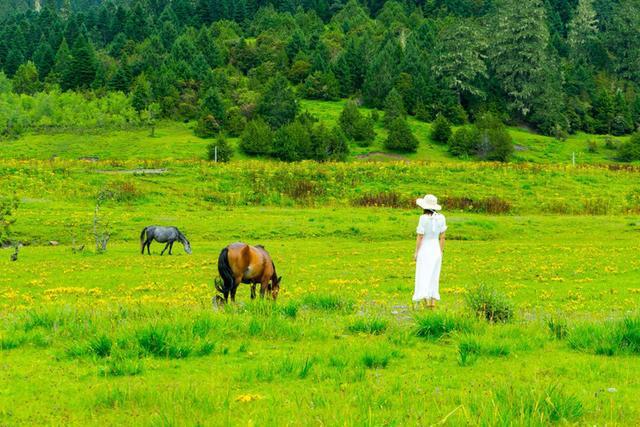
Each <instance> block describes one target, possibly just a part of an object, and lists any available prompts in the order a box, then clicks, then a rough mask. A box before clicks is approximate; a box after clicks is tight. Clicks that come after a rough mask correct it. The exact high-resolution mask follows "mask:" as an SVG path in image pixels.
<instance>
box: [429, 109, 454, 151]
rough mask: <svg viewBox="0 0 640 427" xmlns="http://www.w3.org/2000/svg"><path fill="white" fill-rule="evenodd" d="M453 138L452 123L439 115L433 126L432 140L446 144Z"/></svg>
mask: <svg viewBox="0 0 640 427" xmlns="http://www.w3.org/2000/svg"><path fill="white" fill-rule="evenodd" d="M449 138H451V123H450V122H449V120H447V118H446V117H445V116H443V115H442V114H438V116H437V117H436V119H435V120H434V121H433V124H432V125H431V139H432V140H434V141H436V142H439V143H440V144H446V143H447V142H448V141H449Z"/></svg>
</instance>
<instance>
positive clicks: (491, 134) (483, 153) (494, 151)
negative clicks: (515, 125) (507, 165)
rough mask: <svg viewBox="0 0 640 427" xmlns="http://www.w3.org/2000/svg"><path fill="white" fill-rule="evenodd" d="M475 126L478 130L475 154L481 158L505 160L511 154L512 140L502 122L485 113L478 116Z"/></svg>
mask: <svg viewBox="0 0 640 427" xmlns="http://www.w3.org/2000/svg"><path fill="white" fill-rule="evenodd" d="M475 127H476V128H477V130H478V133H477V135H478V140H477V142H476V143H477V148H476V154H477V155H478V157H480V158H481V159H486V160H498V161H500V162H506V161H507V160H509V157H511V154H513V140H512V139H511V135H509V132H507V128H506V127H505V125H504V123H502V121H501V120H500V119H499V118H497V117H496V116H494V115H492V114H490V113H487V114H484V115H482V116H481V117H480V119H479V120H478V121H477V122H476V124H475Z"/></svg>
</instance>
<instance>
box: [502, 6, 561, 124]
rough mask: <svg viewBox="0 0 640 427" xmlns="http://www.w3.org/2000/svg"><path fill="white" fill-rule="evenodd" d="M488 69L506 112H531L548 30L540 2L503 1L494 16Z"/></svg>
mask: <svg viewBox="0 0 640 427" xmlns="http://www.w3.org/2000/svg"><path fill="white" fill-rule="evenodd" d="M493 34H494V36H493V41H492V43H491V48H492V49H491V53H490V55H491V65H492V68H493V74H494V75H495V78H496V79H497V82H498V84H499V85H500V87H501V89H502V92H503V94H504V96H505V98H506V99H507V100H508V106H509V108H510V109H511V110H512V111H514V112H516V113H519V114H522V115H523V116H527V114H528V113H529V112H530V111H531V108H532V103H533V100H534V99H535V97H536V96H537V94H538V87H539V84H540V80H541V78H542V76H543V74H544V72H545V70H544V66H545V65H546V48H547V43H548V41H549V30H548V29H547V24H546V21H545V10H544V6H543V5H542V1H541V0H507V1H506V2H505V3H504V6H503V7H502V8H501V9H500V11H499V12H498V15H497V22H496V24H495V27H494V29H493Z"/></svg>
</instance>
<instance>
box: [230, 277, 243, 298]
mask: <svg viewBox="0 0 640 427" xmlns="http://www.w3.org/2000/svg"><path fill="white" fill-rule="evenodd" d="M240 283H242V276H239V277H234V278H233V287H232V288H231V302H236V291H237V290H238V286H240Z"/></svg>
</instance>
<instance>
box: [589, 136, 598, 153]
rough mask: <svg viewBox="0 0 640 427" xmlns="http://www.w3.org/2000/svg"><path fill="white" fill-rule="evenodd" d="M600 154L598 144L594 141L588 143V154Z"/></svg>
mask: <svg viewBox="0 0 640 427" xmlns="http://www.w3.org/2000/svg"><path fill="white" fill-rule="evenodd" d="M597 152H598V143H597V142H595V141H594V140H591V139H590V140H589V141H587V153H597Z"/></svg>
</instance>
